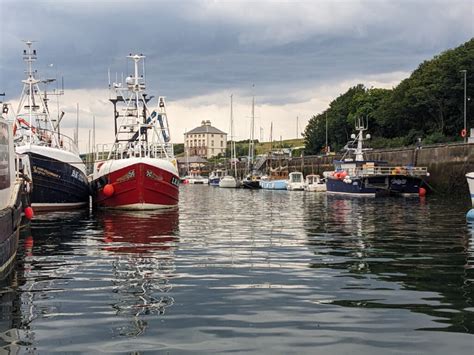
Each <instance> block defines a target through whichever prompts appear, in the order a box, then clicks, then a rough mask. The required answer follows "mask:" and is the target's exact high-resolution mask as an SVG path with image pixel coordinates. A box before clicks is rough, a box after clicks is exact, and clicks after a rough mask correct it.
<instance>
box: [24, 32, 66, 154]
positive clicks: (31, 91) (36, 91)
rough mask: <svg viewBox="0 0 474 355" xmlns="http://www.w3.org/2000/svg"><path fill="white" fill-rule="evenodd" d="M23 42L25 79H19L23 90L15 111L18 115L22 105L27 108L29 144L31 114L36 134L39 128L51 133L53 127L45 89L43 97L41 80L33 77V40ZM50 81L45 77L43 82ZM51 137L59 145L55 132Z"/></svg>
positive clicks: (31, 127)
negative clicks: (34, 117)
mask: <svg viewBox="0 0 474 355" xmlns="http://www.w3.org/2000/svg"><path fill="white" fill-rule="evenodd" d="M24 42H25V44H26V45H27V47H28V48H27V49H24V50H23V60H24V61H25V62H26V71H25V73H26V79H25V80H22V81H21V82H22V83H23V91H22V93H21V97H20V101H19V104H18V109H17V113H18V115H20V113H21V111H22V110H21V109H22V107H27V108H28V119H29V122H28V124H29V125H30V127H29V134H28V144H31V142H32V140H33V116H34V115H36V121H37V122H35V123H36V124H37V127H36V134H37V133H38V131H39V130H41V129H46V130H48V129H49V130H50V131H51V133H53V132H54V131H55V127H54V125H53V123H52V121H51V118H50V114H49V108H48V104H47V101H48V98H47V93H46V90H45V93H44V95H45V98H44V99H43V97H42V95H41V90H40V88H39V85H38V83H40V82H41V81H40V80H39V79H36V78H35V74H36V70H34V69H33V62H34V61H36V59H37V56H36V49H32V45H33V42H34V41H24ZM51 81H52V80H50V79H47V80H45V81H44V83H49V82H51ZM35 95H37V96H38V100H39V102H41V104H42V106H43V113H42V115H44V123H45V126H44V127H43V126H42V125H41V120H40V119H39V117H38V115H37V114H36V112H37V111H38V110H39V108H40V107H39V106H38V105H37V104H36V99H35ZM25 96H27V97H28V105H27V106H23V105H24V103H25ZM17 118H20V117H17ZM51 139H54V141H55V144H56V146H57V147H59V140H58V138H57V137H56V135H55V134H51Z"/></svg>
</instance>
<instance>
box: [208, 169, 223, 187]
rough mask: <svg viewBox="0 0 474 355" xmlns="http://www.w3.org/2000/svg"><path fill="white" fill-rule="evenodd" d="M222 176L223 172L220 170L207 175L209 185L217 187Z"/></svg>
mask: <svg viewBox="0 0 474 355" xmlns="http://www.w3.org/2000/svg"><path fill="white" fill-rule="evenodd" d="M224 175H225V171H224V170H221V169H216V170H213V171H211V174H210V175H209V185H211V186H219V181H221V179H222V178H223V177H224Z"/></svg>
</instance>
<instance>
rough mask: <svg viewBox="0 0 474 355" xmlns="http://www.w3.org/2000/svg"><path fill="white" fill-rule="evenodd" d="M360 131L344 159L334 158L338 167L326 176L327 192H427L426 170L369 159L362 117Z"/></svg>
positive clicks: (360, 194)
mask: <svg viewBox="0 0 474 355" xmlns="http://www.w3.org/2000/svg"><path fill="white" fill-rule="evenodd" d="M356 130H357V131H358V134H357V135H355V134H353V135H352V136H351V138H352V139H353V140H352V141H350V142H349V143H348V144H347V145H346V147H345V149H346V153H345V154H344V156H343V157H342V159H341V160H336V161H334V167H335V170H334V172H332V173H331V174H328V175H327V180H326V187H327V192H328V193H333V194H347V195H352V196H387V195H403V196H410V195H416V196H418V195H419V194H424V189H423V188H422V184H423V180H422V177H423V176H428V175H429V174H428V172H427V169H426V168H424V167H414V166H408V165H406V166H389V165H388V163H387V162H384V161H373V160H366V159H365V158H364V152H365V151H367V150H369V149H367V148H363V142H364V141H365V140H368V139H370V134H367V135H365V137H364V135H363V133H364V132H365V131H366V130H367V125H365V126H364V124H363V122H362V120H359V121H358V122H357V125H356Z"/></svg>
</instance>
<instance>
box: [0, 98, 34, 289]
mask: <svg viewBox="0 0 474 355" xmlns="http://www.w3.org/2000/svg"><path fill="white" fill-rule="evenodd" d="M6 110H8V107H7V106H6V105H3V110H2V116H0V280H1V279H3V278H4V277H5V276H7V275H8V272H9V270H10V269H11V265H12V262H13V260H14V259H15V255H16V252H17V248H18V237H19V230H20V222H21V214H22V212H23V211H24V212H25V215H27V214H28V213H27V211H26V208H28V205H27V203H28V196H27V185H26V184H27V182H26V178H23V177H22V175H21V174H20V169H21V168H22V167H20V166H18V167H16V165H15V160H16V163H17V164H19V162H20V159H16V158H17V156H16V154H15V148H14V145H13V131H12V125H11V122H8V121H7V120H6V117H4V115H5V114H6ZM23 168H27V166H24V167H23ZM27 217H29V218H31V217H32V216H31V215H30V216H27Z"/></svg>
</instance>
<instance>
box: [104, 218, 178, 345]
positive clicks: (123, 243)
mask: <svg viewBox="0 0 474 355" xmlns="http://www.w3.org/2000/svg"><path fill="white" fill-rule="evenodd" d="M116 212H118V213H115V212H114V213H102V214H99V215H98V219H99V220H100V221H101V222H102V224H103V228H104V239H103V241H104V244H105V247H104V249H105V250H106V251H107V252H110V253H113V254H114V255H115V257H114V260H113V261H112V272H113V277H112V283H113V288H114V292H113V306H112V307H113V308H114V310H115V311H116V313H117V315H122V316H123V315H125V316H128V317H130V322H129V323H128V324H127V325H126V326H122V327H119V328H116V329H115V330H114V332H116V333H117V335H126V336H131V335H132V336H137V335H140V334H142V333H143V332H144V331H145V329H146V327H147V322H146V321H144V320H143V319H142V318H141V316H144V315H149V314H156V315H162V314H164V313H165V311H166V309H167V308H168V307H170V306H172V305H173V304H174V299H173V297H171V296H170V295H168V292H169V291H170V290H171V289H172V284H171V282H170V280H171V279H172V278H173V277H174V276H175V272H176V271H175V270H176V267H175V263H174V251H175V249H176V247H177V242H178V240H179V239H178V237H177V236H176V234H177V231H178V224H179V213H178V210H177V209H174V210H163V211H154V212H151V211H135V212H132V211H116Z"/></svg>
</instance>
